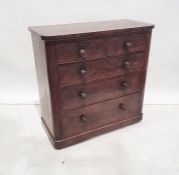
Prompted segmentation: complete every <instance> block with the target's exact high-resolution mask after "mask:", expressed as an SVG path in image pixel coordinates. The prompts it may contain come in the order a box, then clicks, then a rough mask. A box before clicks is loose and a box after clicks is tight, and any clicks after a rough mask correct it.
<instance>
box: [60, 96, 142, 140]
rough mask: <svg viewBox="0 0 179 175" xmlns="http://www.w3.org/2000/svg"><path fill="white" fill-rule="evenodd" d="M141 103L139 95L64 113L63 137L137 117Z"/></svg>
mask: <svg viewBox="0 0 179 175" xmlns="http://www.w3.org/2000/svg"><path fill="white" fill-rule="evenodd" d="M140 101H141V96H140V94H138V93H137V94H133V95H131V96H125V97H121V98H117V99H113V100H109V101H104V102H102V103H98V104H94V105H90V106H86V107H84V108H80V109H75V110H70V111H69V112H65V113H62V114H61V117H62V127H63V137H64V138H66V137H71V136H74V135H77V134H81V133H85V132H88V131H90V130H93V129H96V128H99V127H103V126H105V125H108V124H111V123H116V122H119V121H121V120H126V119H127V118H131V117H135V116H137V115H138V114H139V113H140V110H139V109H140ZM72 126H73V127H72Z"/></svg>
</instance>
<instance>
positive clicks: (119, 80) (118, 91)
mask: <svg viewBox="0 0 179 175" xmlns="http://www.w3.org/2000/svg"><path fill="white" fill-rule="evenodd" d="M143 79H144V76H143V73H142V72H134V73H130V74H124V75H121V76H117V77H115V78H110V79H103V80H101V81H97V82H95V83H90V84H83V85H77V86H68V87H66V88H60V90H59V91H60V92H59V100H60V104H61V105H60V108H61V110H67V109H74V108H78V107H82V106H86V105H90V104H93V103H98V102H100V101H104V100H109V99H112V98H117V97H120V96H124V95H127V94H131V93H135V92H139V91H140V90H141V89H142V87H143V83H144V82H143ZM81 92H83V93H85V94H86V96H85V97H82V96H81V95H80V93H81ZM66 99H68V100H66Z"/></svg>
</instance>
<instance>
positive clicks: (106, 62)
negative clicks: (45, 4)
mask: <svg viewBox="0 0 179 175" xmlns="http://www.w3.org/2000/svg"><path fill="white" fill-rule="evenodd" d="M153 27H154V26H153V25H151V24H147V23H142V22H137V21H132V20H114V21H104V22H90V23H79V24H65V25H52V26H34V27H29V30H30V31H31V35H32V42H33V50H34V56H35V63H36V71H37V79H38V85H39V94H40V104H41V119H42V124H43V126H44V128H45V130H46V132H47V134H48V137H49V139H50V141H51V143H52V144H53V146H54V147H55V148H57V149H60V148H64V147H67V146H70V145H73V144H76V143H79V142H82V141H84V140H86V139H89V138H91V137H94V136H97V135H99V134H102V133H106V132H108V131H112V130H114V129H117V128H120V127H123V126H127V125H129V124H132V123H135V122H138V121H140V120H141V119H142V104H143V96H144V87H145V79H146V71H147V63H148V55H149V48H150V39H151V32H152V28H153Z"/></svg>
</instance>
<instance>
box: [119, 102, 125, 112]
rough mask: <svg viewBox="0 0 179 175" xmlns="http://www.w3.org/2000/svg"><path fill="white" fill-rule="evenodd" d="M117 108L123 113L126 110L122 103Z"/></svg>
mask: <svg viewBox="0 0 179 175" xmlns="http://www.w3.org/2000/svg"><path fill="white" fill-rule="evenodd" d="M119 108H120V109H122V110H123V111H125V110H126V109H127V107H126V105H125V104H123V103H121V104H119Z"/></svg>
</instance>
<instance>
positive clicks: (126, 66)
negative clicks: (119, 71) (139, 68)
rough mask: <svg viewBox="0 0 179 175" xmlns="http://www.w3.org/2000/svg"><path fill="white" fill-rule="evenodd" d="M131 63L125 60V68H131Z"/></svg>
mask: <svg viewBox="0 0 179 175" xmlns="http://www.w3.org/2000/svg"><path fill="white" fill-rule="evenodd" d="M130 65H131V63H130V62H128V61H124V63H123V65H122V67H123V68H125V69H129V68H130Z"/></svg>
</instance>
